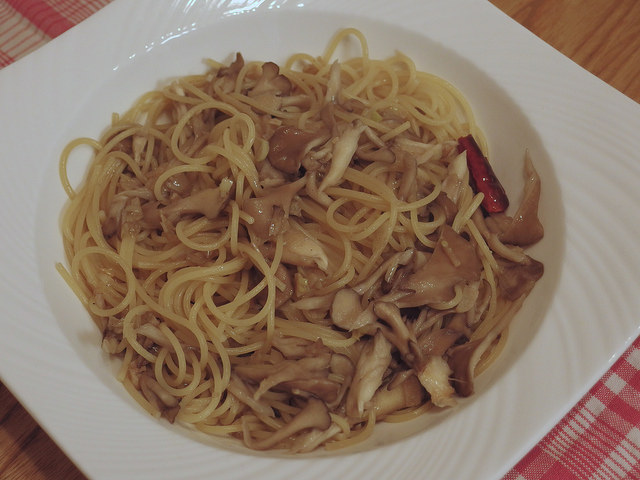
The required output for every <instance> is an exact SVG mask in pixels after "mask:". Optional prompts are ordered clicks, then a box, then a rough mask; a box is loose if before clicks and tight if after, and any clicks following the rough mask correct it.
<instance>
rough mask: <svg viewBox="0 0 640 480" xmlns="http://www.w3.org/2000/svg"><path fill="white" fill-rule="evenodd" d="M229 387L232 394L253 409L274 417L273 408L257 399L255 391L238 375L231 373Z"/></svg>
mask: <svg viewBox="0 0 640 480" xmlns="http://www.w3.org/2000/svg"><path fill="white" fill-rule="evenodd" d="M227 389H228V390H229V392H231V394H232V395H233V396H234V397H236V398H237V399H238V400H240V401H241V402H242V403H244V404H245V405H247V406H248V407H249V408H250V409H251V410H253V411H254V412H256V413H259V414H261V415H264V416H267V417H274V416H275V414H274V412H273V409H272V408H271V407H269V406H268V405H265V404H263V403H261V402H260V400H256V399H255V398H254V397H253V393H252V392H251V391H250V390H249V387H248V386H247V385H246V384H245V383H244V382H243V381H242V380H241V379H240V378H238V376H237V375H235V374H231V378H230V379H229V385H228V386H227Z"/></svg>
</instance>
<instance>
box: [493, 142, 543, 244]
mask: <svg viewBox="0 0 640 480" xmlns="http://www.w3.org/2000/svg"><path fill="white" fill-rule="evenodd" d="M524 174H525V178H526V183H525V186H524V194H523V198H522V201H521V203H520V206H519V207H518V210H517V211H516V213H515V215H514V216H513V218H511V217H508V216H506V215H505V214H495V215H491V216H489V217H488V218H487V219H486V222H487V225H488V226H489V228H490V229H492V230H493V231H497V232H499V233H498V238H499V239H500V241H501V242H502V243H506V244H510V245H519V246H521V247H524V246H527V245H532V244H534V243H536V242H538V241H539V240H540V239H541V238H542V237H543V236H544V228H543V227H542V224H541V223H540V219H539V218H538V204H539V202H540V176H539V175H538V172H536V169H535V168H534V166H533V163H532V162H531V158H530V157H529V154H528V152H527V155H526V156H525V162H524Z"/></svg>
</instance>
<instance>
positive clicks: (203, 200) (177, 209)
mask: <svg viewBox="0 0 640 480" xmlns="http://www.w3.org/2000/svg"><path fill="white" fill-rule="evenodd" d="M232 186H233V181H232V180H228V179H225V180H223V181H222V182H220V186H218V187H217V188H207V189H204V190H200V191H199V192H196V193H193V194H191V195H190V196H188V197H184V198H181V199H179V200H177V201H175V202H173V203H170V204H169V205H167V206H166V207H164V208H162V209H160V214H161V215H162V216H164V217H165V218H166V219H167V220H168V221H170V222H171V223H176V222H177V221H178V220H179V219H180V217H181V216H183V215H190V214H201V215H204V216H205V217H207V218H209V219H214V218H216V217H217V216H218V214H219V213H220V212H221V211H222V210H223V209H224V208H225V206H226V205H227V203H228V201H229V198H230V197H231V187H232Z"/></svg>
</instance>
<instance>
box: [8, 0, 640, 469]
mask: <svg viewBox="0 0 640 480" xmlns="http://www.w3.org/2000/svg"><path fill="white" fill-rule="evenodd" d="M132 1H133V0H132ZM109 2H110V0H0V68H1V67H4V66H6V65H9V64H10V63H12V62H14V61H16V60H18V59H19V58H21V57H23V56H25V55H27V54H28V53H29V52H31V51H33V50H35V49H37V48H38V47H40V46H41V45H43V44H45V43H46V42H48V41H49V40H51V39H52V38H54V37H56V36H58V35H60V34H61V33H63V32H64V31H66V30H68V29H69V28H71V27H72V26H74V25H75V24H77V23H79V22H81V21H82V20H83V19H85V18H87V17H88V16H89V15H91V14H93V13H94V12H96V11H97V10H99V9H100V8H102V7H104V6H105V5H106V4H108V3H109ZM0 108H1V106H0ZM639 425H640V338H638V339H636V341H635V342H634V343H633V344H632V345H631V347H629V349H628V350H627V351H626V352H625V354H624V355H623V356H622V357H621V358H620V359H619V360H618V361H617V362H616V363H615V364H614V365H613V366H612V368H611V369H610V370H609V371H608V372H607V373H606V374H605V375H604V376H603V377H602V378H601V379H600V380H599V381H598V382H597V383H596V384H595V385H594V386H593V387H592V388H591V390H590V391H589V392H588V393H587V395H585V397H584V398H582V399H581V400H580V402H578V404H577V405H575V407H574V408H573V409H572V410H571V411H570V412H569V413H567V415H566V416H565V417H564V418H563V419H562V420H561V421H560V422H559V423H558V424H557V425H556V426H555V427H554V428H553V429H552V430H551V431H550V432H549V433H548V434H547V435H546V436H545V437H544V438H543V439H542V440H541V441H540V442H539V443H538V444H537V445H536V446H535V447H534V448H533V449H532V450H531V451H530V452H529V453H528V454H527V455H526V456H525V457H524V458H523V459H522V460H521V461H520V462H519V463H518V464H517V465H515V466H514V467H513V468H512V469H511V470H510V471H509V473H508V474H507V475H506V476H505V477H504V480H563V479H602V480H611V479H640V426H639Z"/></svg>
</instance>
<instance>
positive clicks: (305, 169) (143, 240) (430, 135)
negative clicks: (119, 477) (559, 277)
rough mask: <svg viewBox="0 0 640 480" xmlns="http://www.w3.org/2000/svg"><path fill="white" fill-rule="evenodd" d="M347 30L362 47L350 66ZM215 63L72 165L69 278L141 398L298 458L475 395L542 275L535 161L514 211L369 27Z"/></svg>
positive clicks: (148, 102) (453, 108) (467, 125)
mask: <svg viewBox="0 0 640 480" xmlns="http://www.w3.org/2000/svg"><path fill="white" fill-rule="evenodd" d="M347 37H349V38H350V39H353V38H355V39H357V40H358V41H359V42H360V45H361V49H362V55H361V56H358V57H355V58H348V59H343V60H337V59H334V57H335V56H336V50H337V49H338V47H339V45H340V44H341V43H342V42H344V41H346V39H347ZM208 63H209V67H208V71H207V72H206V73H204V74H202V75H192V76H187V77H183V78H178V79H175V80H173V81H171V82H170V83H168V84H167V85H166V86H164V87H163V88H162V89H159V90H156V91H151V92H149V93H147V94H145V95H143V96H142V97H141V98H140V99H139V100H138V101H137V102H136V103H135V105H133V107H132V108H131V109H130V110H129V111H128V112H126V113H124V114H123V115H117V114H114V115H113V119H112V123H111V126H110V127H108V128H107V129H106V131H105V133H104V135H103V136H102V138H101V139H100V140H92V139H87V138H79V139H76V140H74V141H72V142H71V143H69V145H68V146H67V147H66V149H65V150H64V152H63V154H62V158H61V162H60V171H61V178H62V182H63V185H64V187H65V189H66V191H67V193H68V195H69V199H70V200H69V202H68V205H67V207H66V210H65V213H64V218H63V223H62V233H63V239H64V248H65V253H66V256H67V260H68V267H64V266H62V265H59V271H60V272H61V274H62V275H63V276H64V278H65V279H66V281H67V282H68V283H69V285H70V286H71V287H72V288H73V290H74V292H75V293H76V295H77V296H78V298H79V299H80V300H81V302H82V303H83V304H84V305H85V306H86V308H87V309H88V311H89V312H90V314H91V316H92V317H93V318H94V320H95V322H96V323H97V325H98V327H99V328H100V331H101V332H102V348H103V349H104V351H105V352H108V353H109V354H111V355H114V356H118V357H120V358H121V359H122V366H121V368H120V371H119V373H118V378H119V380H120V381H122V383H123V384H124V387H125V388H126V390H127V391H128V392H129V393H130V394H131V395H132V396H133V397H134V398H135V399H136V400H137V401H138V402H139V403H140V405H142V406H143V407H144V408H145V409H146V410H147V411H148V412H149V413H151V414H152V415H154V416H157V417H164V418H166V419H168V420H169V421H171V422H174V421H176V422H180V423H182V424H187V425H191V426H192V427H193V428H195V429H197V430H199V431H202V432H205V433H208V434H213V435H222V436H231V437H236V438H238V439H241V440H242V442H244V444H245V445H246V446H247V447H249V448H252V449H258V450H266V449H285V450H287V451H290V452H296V453H297V452H309V451H312V450H315V449H317V448H326V449H328V450H331V449H338V448H344V447H348V446H350V445H353V444H356V443H358V442H361V441H363V440H365V439H366V438H367V437H368V436H369V435H370V434H371V432H372V430H373V428H374V425H375V424H376V422H380V421H393V422H396V421H402V420H409V419H411V418H415V417H416V416H417V415H420V414H423V413H424V412H426V411H427V410H429V409H431V408H446V407H451V406H454V405H455V404H456V402H457V401H458V399H459V398H461V397H467V396H469V395H471V394H472V393H473V391H474V377H475V376H476V375H478V374H479V373H480V372H481V371H482V370H483V369H485V368H486V367H487V366H488V365H489V364H490V363H491V362H492V361H493V360H494V359H495V358H496V356H497V355H498V354H499V353H500V350H501V349H502V347H503V345H504V343H505V341H506V332H507V329H508V326H509V323H510V322H511V319H512V318H513V316H514V314H515V313H516V312H517V311H518V310H519V309H520V307H521V305H522V303H523V302H524V300H525V298H526V297H527V295H528V294H529V292H530V291H531V289H532V288H533V287H534V285H535V283H536V281H537V280H538V279H539V278H540V277H541V276H542V274H543V265H542V264H541V263H540V262H538V261H536V260H534V259H533V258H531V257H530V256H529V255H527V253H526V251H525V248H526V247H528V246H529V245H532V244H534V243H536V242H537V241H539V240H540V239H541V238H542V236H543V227H542V225H541V223H540V221H539V219H538V214H537V210H538V202H539V197H540V179H539V177H538V174H537V173H536V171H535V169H534V167H533V164H532V163H531V161H530V160H529V159H528V158H525V166H524V172H525V177H526V182H525V188H524V193H523V199H522V202H521V203H520V206H519V207H517V208H516V209H515V213H514V214H512V215H508V214H507V213H506V207H507V204H508V200H507V198H506V193H505V191H504V189H503V188H502V187H501V186H500V183H499V181H498V179H497V178H496V176H495V174H494V173H493V170H492V169H491V166H490V164H489V161H488V159H487V153H486V152H487V147H486V142H485V139H484V136H483V134H482V132H481V131H480V129H479V127H478V125H476V123H475V121H474V119H473V115H472V112H471V109H470V108H469V106H468V104H467V102H466V101H465V99H464V98H463V97H462V95H461V94H460V93H459V92H458V91H457V90H456V89H455V88H454V87H453V86H451V85H450V84H449V83H447V82H446V81H444V80H442V79H440V78H438V77H436V76H434V75H431V74H428V73H424V72H421V71H419V70H417V69H416V66H415V65H414V63H413V61H412V60H411V59H410V58H408V57H407V56H405V55H403V54H401V53H397V54H395V55H394V56H392V57H391V58H388V59H385V60H376V59H373V58H371V57H370V56H369V52H368V47H367V42H366V40H365V38H364V36H363V35H362V33H361V32H359V31H358V30H355V29H345V30H342V31H340V32H339V33H338V34H337V35H336V36H335V37H334V38H333V39H332V40H331V41H330V43H329V46H328V47H327V49H326V51H325V53H324V54H323V55H322V56H320V57H313V56H311V55H309V54H296V55H293V56H292V57H290V58H289V59H288V60H287V61H286V62H285V63H283V64H282V65H277V64H275V63H273V62H249V61H245V59H244V58H243V57H242V55H241V54H237V55H236V56H235V59H234V60H233V61H232V62H230V63H229V64H228V65H226V64H220V63H217V62H214V61H209V62H208ZM499 140H500V139H496V140H495V141H499ZM80 145H89V146H90V147H92V148H93V150H94V156H93V159H92V160H91V163H90V166H89V169H88V173H87V176H86V179H85V181H84V182H83V184H82V185H81V186H80V188H78V189H77V190H76V189H74V188H73V187H72V186H71V185H70V182H69V180H68V177H67V174H66V171H67V162H68V158H69V155H70V153H71V152H72V151H73V150H74V149H75V148H76V147H78V146H80ZM518 168H520V167H518ZM488 199H490V200H491V201H490V202H487V200H488Z"/></svg>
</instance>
